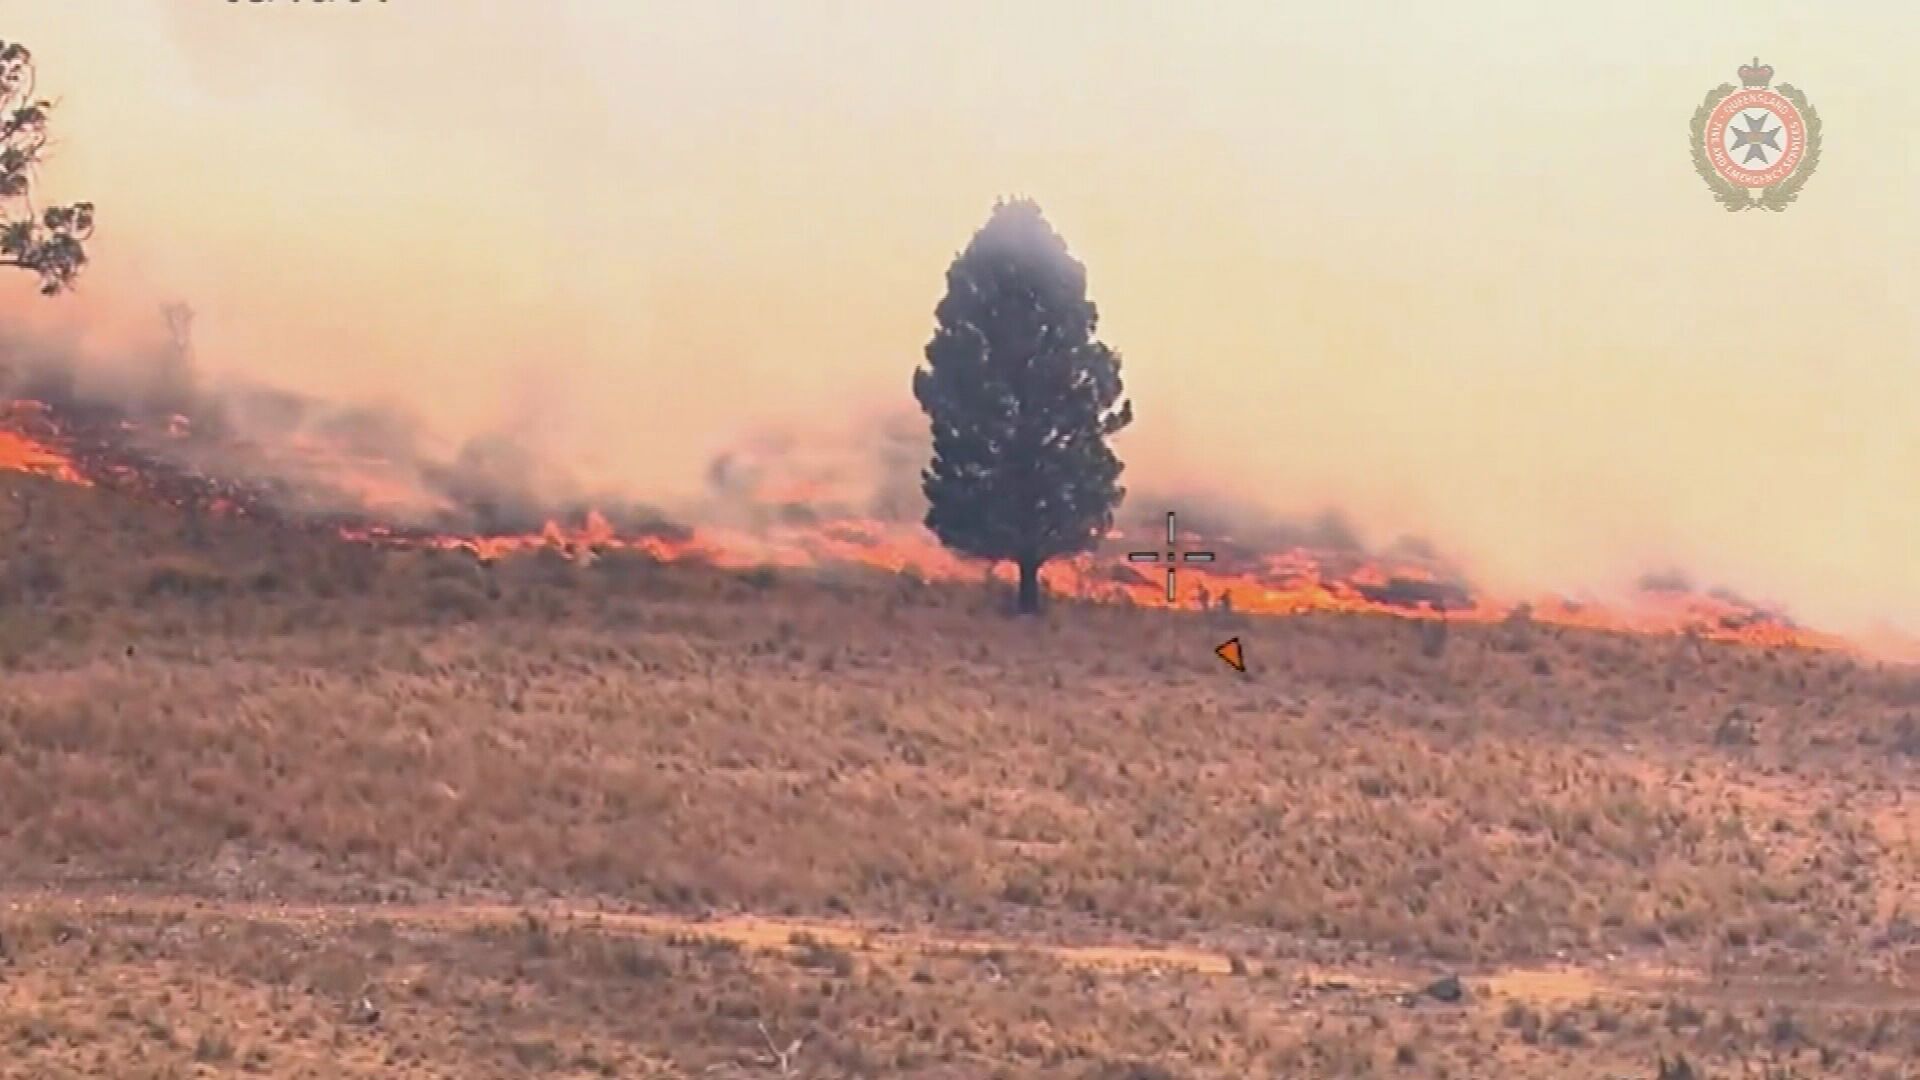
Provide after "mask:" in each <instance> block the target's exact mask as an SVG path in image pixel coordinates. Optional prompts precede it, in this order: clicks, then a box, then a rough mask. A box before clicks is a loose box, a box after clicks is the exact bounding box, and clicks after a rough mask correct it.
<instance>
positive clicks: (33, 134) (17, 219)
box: [0, 41, 93, 296]
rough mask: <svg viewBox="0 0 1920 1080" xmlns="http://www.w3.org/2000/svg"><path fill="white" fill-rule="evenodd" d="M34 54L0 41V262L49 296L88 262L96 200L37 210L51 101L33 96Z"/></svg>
mask: <svg viewBox="0 0 1920 1080" xmlns="http://www.w3.org/2000/svg"><path fill="white" fill-rule="evenodd" d="M33 74H34V73H33V54H32V53H30V52H28V51H27V47H26V46H24V45H21V44H20V43H18V42H10V41H0V266H12V267H18V268H19V269H22V270H30V271H32V272H33V273H35V274H38V275H39V277H40V291H41V292H42V293H45V294H46V295H48V296H52V295H53V294H55V293H57V292H60V291H61V290H63V289H66V288H68V287H70V286H71V285H72V284H73V279H74V278H75V277H77V276H79V274H80V271H81V270H82V269H84V268H85V267H86V265H87V250H86V241H87V238H88V237H89V236H91V235H92V234H93V204H92V203H84V202H82V203H74V204H73V205H71V206H49V207H47V208H46V209H44V210H41V211H39V212H38V213H37V214H36V213H35V212H34V208H33V197H32V195H33V192H32V189H33V172H34V168H35V167H36V166H38V165H39V163H40V158H41V154H42V152H43V151H44V150H45V149H46V147H47V115H48V114H49V113H50V112H52V111H53V103H52V102H51V101H47V100H45V99H44V98H38V97H35V96H34V78H33Z"/></svg>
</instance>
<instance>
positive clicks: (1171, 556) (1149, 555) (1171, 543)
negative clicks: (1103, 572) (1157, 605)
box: [1127, 510, 1213, 604]
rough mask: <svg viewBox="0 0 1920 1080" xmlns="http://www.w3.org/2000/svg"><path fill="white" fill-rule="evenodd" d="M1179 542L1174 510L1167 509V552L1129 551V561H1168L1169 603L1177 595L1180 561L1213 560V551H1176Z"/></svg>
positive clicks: (1201, 561)
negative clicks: (1175, 531)
mask: <svg viewBox="0 0 1920 1080" xmlns="http://www.w3.org/2000/svg"><path fill="white" fill-rule="evenodd" d="M1177 542H1178V541H1176V539H1175V534H1174V529H1173V511H1171V510H1169V511H1167V550H1166V552H1165V554H1162V553H1161V552H1158V551H1129V552H1127V561H1128V562H1137V563H1148V562H1150V563H1157V562H1159V561H1160V560H1161V559H1165V560H1166V561H1167V603H1169V604H1171V603H1173V601H1174V597H1175V596H1176V595H1177V593H1176V591H1175V589H1174V572H1175V571H1176V570H1178V569H1179V565H1178V564H1179V563H1183V562H1189V563H1210V562H1212V561H1213V552H1211V551H1189V552H1187V553H1186V554H1184V555H1181V554H1178V553H1176V552H1175V551H1174V547H1175V545H1176V544H1177Z"/></svg>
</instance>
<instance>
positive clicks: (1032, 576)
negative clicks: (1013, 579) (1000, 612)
mask: <svg viewBox="0 0 1920 1080" xmlns="http://www.w3.org/2000/svg"><path fill="white" fill-rule="evenodd" d="M1016 610H1017V611H1019V613H1020V614H1022V615H1038V614H1040V560H1038V559H1021V560H1020V605H1019V607H1018V608H1017V609H1016Z"/></svg>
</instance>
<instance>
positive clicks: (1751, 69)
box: [1693, 59, 1820, 210]
mask: <svg viewBox="0 0 1920 1080" xmlns="http://www.w3.org/2000/svg"><path fill="white" fill-rule="evenodd" d="M1772 81H1773V68H1772V67H1769V66H1768V65H1765V64H1762V63H1761V62H1760V61H1759V60H1757V59H1756V60H1754V62H1753V63H1751V64H1748V65H1745V66H1743V67H1741V69H1740V82H1741V85H1740V86H1738V87H1735V86H1734V85H1733V84H1732V83H1726V84H1723V85H1721V86H1718V87H1715V88H1714V89H1713V90H1710V91H1708V93H1707V97H1706V100H1705V101H1702V102H1701V103H1700V107H1699V108H1698V109H1696V110H1694V114H1693V167H1694V170H1695V171H1696V172H1698V173H1699V174H1700V178H1701V179H1702V180H1705V181H1706V183H1707V187H1708V188H1709V189H1711V190H1712V191H1713V197H1714V198H1715V199H1716V200H1718V201H1719V203H1720V204H1721V205H1722V206H1724V207H1726V208H1727V209H1728V210H1753V209H1761V210H1784V209H1786V208H1787V206H1788V205H1789V204H1790V203H1792V202H1793V201H1794V200H1795V199H1797V198H1799V197H1800V189H1801V188H1802V187H1805V186H1806V183H1807V179H1808V178H1809V177H1810V176H1812V175H1813V169H1814V166H1816V165H1817V164H1819V161H1820V116H1819V114H1818V113H1816V112H1814V110H1813V105H1812V104H1811V103H1810V102H1808V101H1807V95H1805V94H1803V93H1801V92H1800V91H1799V90H1797V89H1795V88H1794V87H1792V86H1789V85H1787V84H1786V83H1781V84H1780V86H1779V87H1778V88H1777V89H1774V88H1770V87H1769V85H1768V84H1769V83H1771V82H1772Z"/></svg>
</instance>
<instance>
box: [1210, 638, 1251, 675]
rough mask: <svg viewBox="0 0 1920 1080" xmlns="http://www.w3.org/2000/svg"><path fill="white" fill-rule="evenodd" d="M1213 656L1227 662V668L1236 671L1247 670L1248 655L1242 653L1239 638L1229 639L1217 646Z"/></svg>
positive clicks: (1214, 648)
mask: <svg viewBox="0 0 1920 1080" xmlns="http://www.w3.org/2000/svg"><path fill="white" fill-rule="evenodd" d="M1213 655H1215V656H1217V657H1219V658H1220V659H1222V660H1225V661H1226V662H1227V666H1228V667H1230V668H1232V669H1233V670H1235V671H1245V670H1247V654H1246V653H1244V652H1242V651H1241V649H1240V639H1239V638H1237V637H1235V638H1228V639H1227V640H1225V641H1223V642H1221V643H1220V644H1218V645H1215V646H1214V647H1213Z"/></svg>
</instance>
